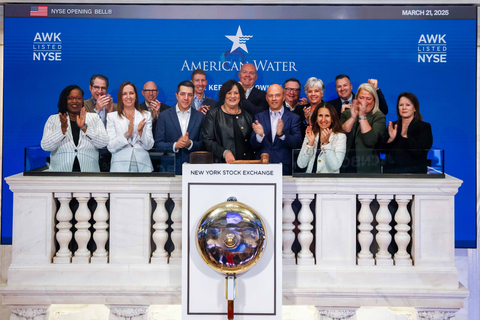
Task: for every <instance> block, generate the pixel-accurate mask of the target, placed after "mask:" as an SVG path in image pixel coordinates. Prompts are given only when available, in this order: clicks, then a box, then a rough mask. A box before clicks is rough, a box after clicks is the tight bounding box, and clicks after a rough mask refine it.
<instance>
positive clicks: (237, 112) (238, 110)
mask: <svg viewBox="0 0 480 320" xmlns="http://www.w3.org/2000/svg"><path fill="white" fill-rule="evenodd" d="M222 107H223V111H225V113H226V114H229V115H231V116H236V115H237V114H239V113H240V108H238V109H237V111H235V113H231V112H229V111H228V110H227V107H225V105H223V106H222Z"/></svg>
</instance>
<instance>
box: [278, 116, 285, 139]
mask: <svg viewBox="0 0 480 320" xmlns="http://www.w3.org/2000/svg"><path fill="white" fill-rule="evenodd" d="M283 135H284V133H283V120H282V119H278V122H277V136H279V137H281V136H283Z"/></svg>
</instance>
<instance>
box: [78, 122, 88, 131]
mask: <svg viewBox="0 0 480 320" xmlns="http://www.w3.org/2000/svg"><path fill="white" fill-rule="evenodd" d="M86 128H87V124H86V123H85V124H84V125H83V127H81V128H80V130H82V131H83V130H84V129H86Z"/></svg>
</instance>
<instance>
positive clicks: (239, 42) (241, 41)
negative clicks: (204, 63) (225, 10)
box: [225, 26, 253, 53]
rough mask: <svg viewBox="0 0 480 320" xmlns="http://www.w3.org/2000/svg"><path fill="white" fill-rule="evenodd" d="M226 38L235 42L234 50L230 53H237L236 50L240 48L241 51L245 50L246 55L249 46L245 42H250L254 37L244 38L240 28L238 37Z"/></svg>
mask: <svg viewBox="0 0 480 320" xmlns="http://www.w3.org/2000/svg"><path fill="white" fill-rule="evenodd" d="M225 37H227V38H228V39H229V40H231V41H232V42H233V45H232V49H231V50H230V52H233V51H235V49H237V48H240V49H243V50H244V51H245V52H246V53H248V50H247V45H246V44H245V42H247V41H248V40H250V38H251V37H253V36H244V35H243V33H242V29H241V28H240V26H238V30H237V34H236V35H234V36H225Z"/></svg>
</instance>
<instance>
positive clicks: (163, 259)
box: [151, 194, 168, 264]
mask: <svg viewBox="0 0 480 320" xmlns="http://www.w3.org/2000/svg"><path fill="white" fill-rule="evenodd" d="M152 198H153V199H154V200H155V202H156V203H157V208H156V209H155V212H154V213H153V221H154V224H153V229H155V231H154V232H153V235H152V238H153V242H155V245H156V247H157V249H156V250H155V252H154V253H153V254H152V259H151V263H162V264H166V263H168V252H167V251H166V250H165V243H166V242H167V240H168V233H167V228H168V224H167V220H168V212H167V210H166V209H165V201H167V199H168V194H152Z"/></svg>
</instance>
